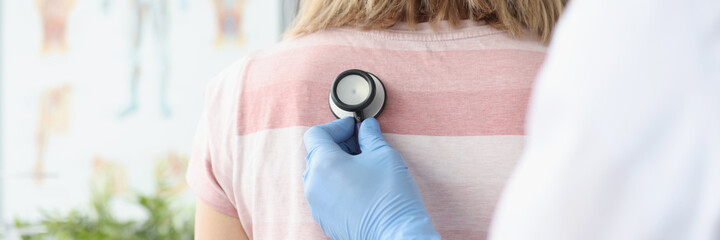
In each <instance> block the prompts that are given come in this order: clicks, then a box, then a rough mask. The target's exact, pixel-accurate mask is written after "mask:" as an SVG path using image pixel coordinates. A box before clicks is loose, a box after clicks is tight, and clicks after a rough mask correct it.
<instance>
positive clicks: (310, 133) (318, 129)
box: [303, 117, 355, 154]
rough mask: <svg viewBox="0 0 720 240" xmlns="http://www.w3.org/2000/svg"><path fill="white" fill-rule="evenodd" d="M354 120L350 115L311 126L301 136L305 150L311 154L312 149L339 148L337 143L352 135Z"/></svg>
mask: <svg viewBox="0 0 720 240" xmlns="http://www.w3.org/2000/svg"><path fill="white" fill-rule="evenodd" d="M354 128H355V120H353V118H351V117H347V118H342V119H338V120H335V121H332V122H329V123H326V124H323V125H317V126H314V127H311V128H310V129H309V130H307V132H305V136H304V137H303V139H304V142H305V150H307V152H308V154H311V153H312V152H313V150H315V149H318V148H325V149H328V150H341V151H342V149H341V148H340V146H338V143H341V142H343V141H346V140H347V139H349V138H350V137H352V135H353V132H354V130H355V129H354Z"/></svg>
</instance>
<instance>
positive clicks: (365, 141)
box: [358, 118, 390, 153]
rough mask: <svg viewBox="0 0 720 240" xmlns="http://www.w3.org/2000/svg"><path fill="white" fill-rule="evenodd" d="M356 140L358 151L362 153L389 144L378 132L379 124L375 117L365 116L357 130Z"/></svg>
mask: <svg viewBox="0 0 720 240" xmlns="http://www.w3.org/2000/svg"><path fill="white" fill-rule="evenodd" d="M358 141H359V144H360V151H362V152H363V153H365V152H372V151H375V150H377V149H379V148H382V147H387V146H390V145H388V143H387V142H386V141H385V138H384V137H383V135H382V132H380V124H379V123H378V122H377V120H376V119H375V118H367V119H365V121H363V122H362V124H361V125H360V130H359V131H358Z"/></svg>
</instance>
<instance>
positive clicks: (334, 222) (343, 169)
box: [303, 118, 440, 239]
mask: <svg viewBox="0 0 720 240" xmlns="http://www.w3.org/2000/svg"><path fill="white" fill-rule="evenodd" d="M354 130H355V121H354V120H353V119H352V118H343V119H339V120H336V121H333V122H330V123H327V124H324V125H319V126H315V127H312V128H311V129H310V130H308V131H307V132H306V133H305V148H306V149H307V151H308V156H307V158H306V159H307V169H306V170H305V173H304V174H303V184H304V185H305V197H306V198H307V200H308V203H310V210H311V211H312V215H313V218H314V219H315V221H316V222H317V223H319V224H320V226H321V227H322V229H323V232H325V234H326V235H328V236H329V237H331V238H333V239H440V234H438V233H437V231H435V228H434V227H433V225H432V221H431V219H430V216H429V215H428V213H427V210H426V209H425V205H424V204H423V201H422V198H421V196H420V191H419V189H418V187H417V184H416V183H415V180H414V179H413V177H412V175H411V174H410V171H409V170H408V167H407V165H406V164H405V161H404V160H403V159H402V157H401V156H400V154H399V153H398V152H397V151H395V149H393V148H392V147H391V146H390V145H388V144H387V142H385V139H384V138H383V136H382V133H381V132H380V126H379V125H378V122H377V121H376V120H375V119H374V118H368V119H366V120H365V121H363V123H362V125H361V126H360V129H359V131H358V139H357V142H359V147H360V150H361V152H362V153H360V154H358V155H351V154H349V153H348V152H355V151H352V150H355V149H354V148H353V146H352V144H353V143H354V141H355V140H353V139H354V138H355V137H354V136H353V133H354Z"/></svg>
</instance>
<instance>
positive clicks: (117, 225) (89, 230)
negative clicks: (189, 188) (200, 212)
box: [15, 195, 193, 240]
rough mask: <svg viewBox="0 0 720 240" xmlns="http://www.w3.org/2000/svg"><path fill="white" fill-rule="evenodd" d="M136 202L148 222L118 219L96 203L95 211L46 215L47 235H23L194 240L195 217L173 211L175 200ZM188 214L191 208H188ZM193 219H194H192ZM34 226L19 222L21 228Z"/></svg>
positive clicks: (102, 203)
mask: <svg viewBox="0 0 720 240" xmlns="http://www.w3.org/2000/svg"><path fill="white" fill-rule="evenodd" d="M135 199H136V201H135V203H136V204H138V205H140V206H141V207H142V208H143V209H144V210H145V211H147V213H148V217H147V219H145V220H144V221H137V220H125V221H122V220H118V219H117V218H115V217H114V216H113V215H112V214H111V213H110V209H109V208H108V204H107V203H108V202H107V199H106V200H102V201H93V209H92V210H91V211H90V212H83V211H80V210H78V209H73V210H71V211H70V212H69V213H67V214H59V213H57V212H55V213H49V212H43V213H42V215H43V220H41V221H40V223H39V225H41V226H43V227H45V229H46V232H45V233H41V234H36V235H29V236H23V239H24V240H36V239H37V240H40V239H47V238H48V237H49V238H51V239H59V240H62V239H77V240H84V239H117V240H122V239H192V238H193V219H192V217H191V216H192V214H189V215H187V214H186V216H184V217H183V216H182V215H183V211H178V209H173V208H171V207H170V206H171V204H170V203H171V199H169V198H166V197H160V196H143V195H138V196H136V198H135ZM94 200H97V199H94ZM184 210H185V211H184V212H185V213H187V212H189V211H190V209H184ZM188 216H190V217H188ZM32 225H36V224H30V223H28V222H25V221H22V220H20V219H16V220H15V226H16V227H17V228H24V227H28V226H32Z"/></svg>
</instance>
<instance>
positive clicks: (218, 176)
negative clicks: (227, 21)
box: [186, 59, 246, 217]
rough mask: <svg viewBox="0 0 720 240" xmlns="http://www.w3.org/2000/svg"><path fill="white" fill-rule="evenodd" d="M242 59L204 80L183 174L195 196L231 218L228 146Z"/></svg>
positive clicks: (232, 196) (232, 161)
mask: <svg viewBox="0 0 720 240" xmlns="http://www.w3.org/2000/svg"><path fill="white" fill-rule="evenodd" d="M245 62H246V59H243V60H241V61H238V62H236V63H234V64H232V65H231V66H229V67H228V68H226V69H225V70H223V71H222V72H221V73H220V74H219V75H218V76H217V77H215V78H213V79H212V80H211V81H210V82H209V83H208V86H207V88H206V90H205V105H204V110H203V113H202V116H201V118H200V121H199V123H198V127H197V130H196V133H195V139H194V143H193V148H192V154H191V157H190V162H189V164H188V171H187V175H186V179H187V182H188V186H189V187H190V188H191V189H192V191H193V193H195V195H196V196H197V198H198V199H200V200H202V201H203V202H204V203H206V204H207V205H209V206H210V207H212V208H213V209H215V210H217V211H219V212H221V213H223V214H226V215H229V216H233V217H238V211H237V206H236V201H235V198H236V194H235V191H237V190H236V188H235V187H234V186H235V182H234V181H233V169H234V167H235V166H236V165H237V164H238V163H237V162H235V161H238V159H236V157H235V156H234V155H233V151H232V146H233V141H234V139H235V138H234V136H235V135H236V133H235V131H234V129H235V128H234V126H235V122H236V119H237V116H235V115H236V114H237V113H238V111H237V109H236V108H237V105H238V104H237V99H238V97H237V96H238V92H239V86H241V84H240V83H239V82H240V81H242V77H243V72H244V66H245Z"/></svg>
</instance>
